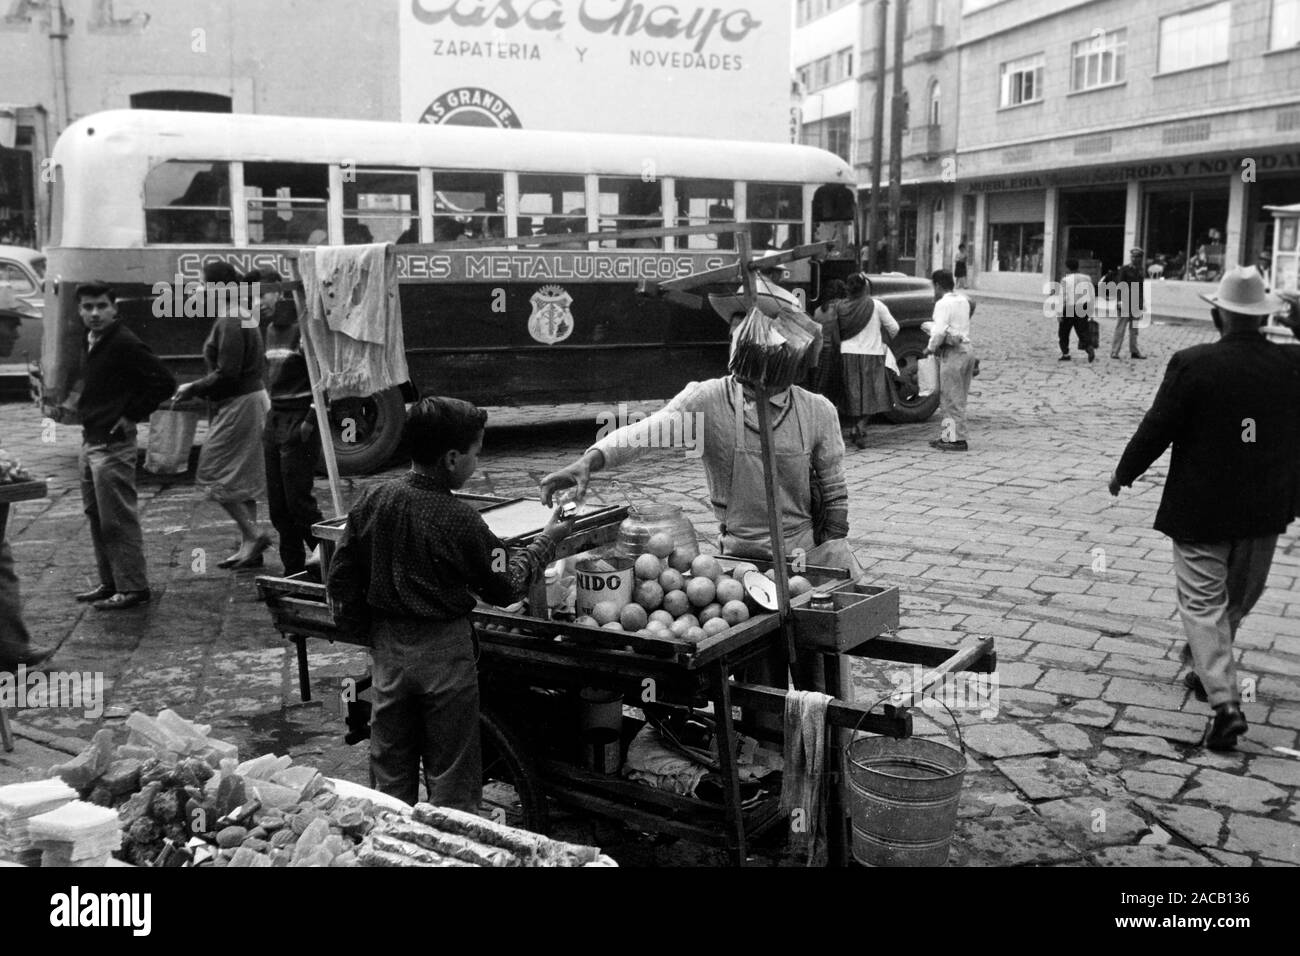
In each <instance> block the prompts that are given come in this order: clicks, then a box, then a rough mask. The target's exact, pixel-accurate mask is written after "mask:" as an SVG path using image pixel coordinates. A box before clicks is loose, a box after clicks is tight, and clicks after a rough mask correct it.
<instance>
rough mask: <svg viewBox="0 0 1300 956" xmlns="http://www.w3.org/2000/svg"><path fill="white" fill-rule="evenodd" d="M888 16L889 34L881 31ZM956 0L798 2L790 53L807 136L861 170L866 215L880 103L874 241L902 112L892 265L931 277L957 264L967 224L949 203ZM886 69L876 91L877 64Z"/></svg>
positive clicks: (883, 233)
mask: <svg viewBox="0 0 1300 956" xmlns="http://www.w3.org/2000/svg"><path fill="white" fill-rule="evenodd" d="M900 11H901V12H902V15H903V18H904V19H903V56H902V63H903V93H902V96H901V98H897V102H896V97H895V95H894V77H893V70H894V62H895V44H896V39H897V34H896V31H897V22H898V20H897V18H898V16H899V15H900ZM882 14H883V29H882ZM959 14H960V0H910V2H905V0H798V2H797V4H796V14H795V32H794V39H793V44H792V48H793V54H794V65H795V80H796V90H798V91H799V92H800V94H801V128H800V129H801V139H800V141H801V142H803V143H805V144H807V145H811V146H820V147H821V148H823V149H829V150H831V151H832V152H835V153H838V154H839V155H840V156H841V157H843V158H844V159H845V160H846V161H848V162H849V163H851V164H852V165H853V166H854V168H855V169H856V170H857V173H858V188H859V200H860V202H861V205H862V209H863V212H864V217H865V214H866V210H867V208H868V205H869V202H870V198H871V179H872V175H871V163H872V155H873V147H874V139H875V128H874V120H875V110H876V104H877V99H878V97H883V101H884V102H883V136H882V141H881V159H882V172H881V195H880V208H879V223H878V225H877V227H876V235H875V236H874V238H873V237H870V236H868V235H867V234H868V232H869V231H870V224H869V223H867V222H866V221H865V219H864V231H863V235H864V237H867V238H868V240H869V241H870V242H871V243H872V244H874V242H875V241H878V240H880V239H881V238H884V237H887V236H888V235H889V228H888V226H889V223H888V198H889V196H888V194H889V158H890V140H891V132H892V129H893V122H894V113H895V110H897V112H898V122H899V125H900V127H901V143H902V178H901V181H900V188H901V201H900V207H899V217H898V222H897V225H896V239H895V246H896V248H895V249H894V262H895V265H896V268H898V269H899V270H900V271H903V272H908V273H917V274H927V273H928V272H930V271H932V270H933V269H936V268H939V267H941V266H944V265H947V266H951V265H952V262H953V258H954V256H955V255H956V250H957V246H958V244H959V243H960V242H961V241H962V238H963V232H964V231H965V230H964V225H963V223H962V221H961V216H960V211H959V210H957V209H955V208H954V207H953V206H952V199H953V190H952V188H951V186H952V183H953V182H954V178H955V173H954V169H955V159H954V157H955V155H956V149H957V132H958V129H957V118H958V111H957V44H956V36H957V33H956V31H955V30H954V29H953V28H952V26H951V25H952V24H953V23H955V22H956V20H957V19H959ZM882 41H883V42H882ZM879 63H883V64H884V67H885V74H884V81H883V84H881V89H879V90H878V89H877V65H878V64H879Z"/></svg>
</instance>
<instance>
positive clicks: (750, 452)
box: [719, 382, 816, 561]
mask: <svg viewBox="0 0 1300 956" xmlns="http://www.w3.org/2000/svg"><path fill="white" fill-rule="evenodd" d="M732 401H733V402H734V403H735V406H736V415H735V419H736V421H735V431H736V446H735V449H734V450H733V452H732V458H731V488H730V489H729V491H728V493H727V522H726V524H725V525H724V526H723V528H722V537H721V539H720V541H719V547H720V549H721V551H722V553H723V554H734V555H736V556H737V557H742V558H761V559H763V560H766V561H770V560H772V546H771V531H770V529H769V527H768V520H767V489H766V487H765V485H764V483H763V451H762V445H761V444H760V446H759V447H758V448H757V449H749V448H747V447H746V442H745V396H744V393H743V392H742V391H741V388H740V385H739V384H738V383H734V382H733V384H732ZM788 414H790V415H793V416H794V424H795V427H794V428H793V429H789V428H786V429H776V428H774V429H773V430H772V439H773V441H774V442H775V444H776V474H775V475H773V476H772V480H773V482H774V483H775V485H776V505H777V508H778V509H779V510H780V512H781V529H782V532H783V534H784V537H785V553H786V556H787V557H789V556H790V555H791V554H793V553H794V550H795V549H796V548H802V549H803V550H804V551H805V552H808V551H811V550H812V549H813V547H814V545H815V544H816V541H815V539H814V537H813V522H812V487H811V484H810V479H809V461H808V444H807V439H806V438H805V437H804V428H803V420H802V418H800V416H799V406H798V404H796V403H795V398H794V396H793V395H791V396H790V410H789V412H788Z"/></svg>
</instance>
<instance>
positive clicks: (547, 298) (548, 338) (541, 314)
mask: <svg viewBox="0 0 1300 956" xmlns="http://www.w3.org/2000/svg"><path fill="white" fill-rule="evenodd" d="M528 301H529V302H531V303H532V304H533V314H532V315H530V316H529V317H528V334H529V335H531V336H532V337H533V338H534V339H536V340H537V341H538V342H541V343H542V344H543V345H554V344H555V343H556V342H563V341H564V340H565V339H567V338H568V337H569V336H570V335H572V334H573V313H572V312H570V311H569V306H570V305H572V304H573V296H571V295H569V293H567V292H565V291H564V289H563V287H561V286H558V285H544V286H542V287H541V288H540V289H538V290H537V291H536V292H534V293H533V296H532V298H531V299H529V300H528Z"/></svg>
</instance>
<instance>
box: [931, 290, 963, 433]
mask: <svg viewBox="0 0 1300 956" xmlns="http://www.w3.org/2000/svg"><path fill="white" fill-rule="evenodd" d="M930 279H931V281H932V282H933V283H934V289H935V292H937V293H938V294H939V299H938V300H937V301H936V302H935V303H934V325H933V328H932V329H931V331H930V342H929V344H928V345H927V346H926V349H925V355H926V357H927V358H928V357H929V356H931V355H937V356H938V357H939V422H940V425H939V429H940V430H939V438H938V439H937V440H935V441H932V442H930V447H931V448H937V449H939V450H940V451H966V450H967V445H966V394H967V393H968V392H969V391H970V380H971V376H972V374H973V373H974V371H975V353H974V350H973V349H972V348H971V339H970V302H969V301H968V300H967V299H966V297H965V296H961V295H957V293H956V292H955V291H954V288H955V284H956V283H955V280H954V279H953V275H952V273H951V272H949V271H948V270H947V269H939V270H938V271H937V272H935V273H934V275H932V276H931V277H930Z"/></svg>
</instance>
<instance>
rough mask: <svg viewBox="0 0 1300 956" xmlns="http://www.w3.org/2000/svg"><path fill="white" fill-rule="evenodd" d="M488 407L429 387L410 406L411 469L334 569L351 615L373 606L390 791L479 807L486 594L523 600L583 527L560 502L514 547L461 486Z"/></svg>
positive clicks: (350, 533) (366, 517) (363, 511)
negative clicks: (481, 627) (462, 495)
mask: <svg viewBox="0 0 1300 956" xmlns="http://www.w3.org/2000/svg"><path fill="white" fill-rule="evenodd" d="M486 423H487V413H486V412H484V411H483V410H482V409H479V408H476V407H475V406H473V405H471V404H469V403H468V402H462V401H460V400H458V399H454V398H426V399H424V400H422V401H421V402H419V403H418V404H417V405H415V406H413V407H412V408H411V410H410V411H409V412H408V413H407V417H406V435H405V438H406V441H407V444H408V445H409V447H410V449H411V458H412V465H411V472H410V474H408V475H406V476H404V477H402V478H398V479H395V480H393V481H389V482H385V483H384V484H382V485H378V486H376V487H373V488H371V489H370V490H369V491H368V492H367V493H366V494H365V495H364V496H363V497H362V498H361V500H360V501H359V502H357V504H356V505H354V506H353V508H352V510H351V511H350V512H349V514H348V523H347V528H346V530H345V531H344V534H343V539H342V541H340V542H339V547H338V550H337V551H336V552H335V555H334V560H333V562H332V563H331V567H330V571H329V591H330V595H331V597H332V599H333V601H334V606H335V607H336V609H337V611H338V614H339V616H340V618H342V619H344V620H352V621H359V620H363V619H368V625H366V626H367V630H368V632H369V636H370V643H371V646H372V654H373V658H374V666H373V668H372V671H371V677H372V679H373V689H374V696H375V703H374V710H373V712H372V716H371V725H370V766H371V770H372V771H373V773H374V777H375V785H376V786H377V787H378V788H379V790H380V791H382V792H383V793H386V794H388V795H390V796H393V797H397V798H398V799H400V800H403V801H405V802H406V803H411V804H413V803H415V802H416V799H417V797H418V796H419V783H420V776H419V771H420V761H421V759H423V761H424V779H425V787H426V788H427V790H428V794H429V800H430V802H432V803H434V804H437V805H439V806H447V807H457V808H459V809H462V810H468V811H471V812H477V811H478V808H479V804H480V802H481V799H482V757H481V753H480V749H479V727H478V721H479V698H478V670H477V666H476V663H475V662H476V658H477V653H476V647H475V641H474V636H473V629H472V627H471V624H470V612H471V611H472V610H473V609H474V606H475V595H477V596H478V597H480V598H482V599H483V600H484V601H486V602H488V603H489V604H495V605H506V604H510V603H512V602H513V601H515V600H517V599H518V597H519V596H520V595H522V594H523V593H524V592H526V591H527V589H528V586H529V585H530V584H531V583H532V581H533V580H535V579H536V578H537V576H538V575H539V574H540V573H541V571H542V570H543V569H544V568H545V567H546V565H547V563H548V562H550V561H551V559H552V558H553V557H554V556H555V548H556V545H557V544H559V542H560V541H562V540H564V538H565V536H566V535H567V534H568V533H569V531H570V529H571V528H572V527H573V523H572V520H569V521H561V520H560V519H559V517H558V511H557V516H556V517H553V518H552V519H551V521H550V522H549V523H548V524H547V526H546V528H545V530H544V531H543V532H542V534H541V535H540V536H539V537H538V538H537V539H536V540H535V541H534V542H533V543H532V544H530V545H529V546H528V547H527V548H526V549H524V550H522V551H518V552H516V553H514V554H513V555H509V556H508V558H509V560H508V561H507V555H508V552H507V551H506V548H505V546H504V545H502V544H501V542H500V541H499V540H498V539H497V537H496V536H495V535H494V534H492V532H491V531H490V530H489V529H488V526H487V524H486V523H485V522H484V521H483V519H482V517H480V516H479V514H478V512H477V511H475V510H474V509H473V508H472V507H470V506H469V505H468V504H466V503H465V502H463V501H460V500H458V499H457V498H456V497H455V496H454V495H453V494H452V491H453V490H455V489H457V488H460V487H462V486H463V485H464V484H465V482H467V481H469V479H470V477H471V476H472V475H473V474H474V470H475V468H477V466H478V456H479V453H480V452H481V451H482V450H483V429H484V425H485V424H486Z"/></svg>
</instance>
